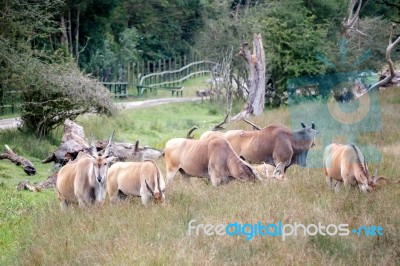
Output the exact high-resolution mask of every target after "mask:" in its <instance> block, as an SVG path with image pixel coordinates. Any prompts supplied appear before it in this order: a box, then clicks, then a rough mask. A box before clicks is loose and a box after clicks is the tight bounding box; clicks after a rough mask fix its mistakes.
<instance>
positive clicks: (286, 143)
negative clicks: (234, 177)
mask: <svg viewBox="0 0 400 266" xmlns="http://www.w3.org/2000/svg"><path fill="white" fill-rule="evenodd" d="M301 126H302V127H303V128H302V129H301V130H298V131H294V132H292V131H291V130H290V129H289V128H287V127H285V126H283V125H270V126H267V127H264V128H262V129H260V130H252V131H245V130H229V131H227V132H225V133H221V132H215V131H206V132H204V133H203V135H202V136H201V137H200V139H207V138H214V137H221V136H222V137H223V138H225V139H226V140H228V142H229V143H230V144H231V145H232V148H233V150H234V151H235V152H236V154H237V155H239V156H240V157H241V158H242V159H244V160H246V161H248V162H251V163H255V164H262V163H266V164H270V165H273V166H274V167H275V171H274V177H276V178H283V177H284V174H285V171H286V169H287V168H289V166H291V165H293V164H298V165H300V166H302V167H305V166H306V165H307V154H308V151H309V149H310V148H311V147H313V146H314V145H315V137H316V135H317V134H318V131H317V130H316V129H315V124H314V123H311V127H309V126H306V125H305V124H304V123H303V122H301Z"/></svg>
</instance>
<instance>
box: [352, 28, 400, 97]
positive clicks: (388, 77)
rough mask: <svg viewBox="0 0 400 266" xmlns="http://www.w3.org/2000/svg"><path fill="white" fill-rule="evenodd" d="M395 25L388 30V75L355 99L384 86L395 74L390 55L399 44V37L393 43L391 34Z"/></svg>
mask: <svg viewBox="0 0 400 266" xmlns="http://www.w3.org/2000/svg"><path fill="white" fill-rule="evenodd" d="M394 28H395V24H394V23H393V24H392V26H391V29H390V36H389V44H388V46H387V47H386V56H385V58H386V62H387V63H388V67H389V75H388V76H386V77H385V78H384V79H382V80H380V81H379V82H377V83H375V84H374V85H372V86H371V87H369V88H368V90H366V91H365V92H363V93H361V94H360V95H359V96H358V97H357V98H360V97H361V96H362V95H364V94H366V93H367V92H368V91H370V90H373V89H375V88H379V87H381V86H384V85H386V84H387V83H389V82H390V81H391V80H392V79H393V78H394V77H395V76H396V73H395V72H394V65H393V61H392V58H391V56H390V54H391V53H392V50H393V48H394V47H395V46H396V45H397V44H399V43H400V36H399V37H397V39H396V40H395V41H393V34H394Z"/></svg>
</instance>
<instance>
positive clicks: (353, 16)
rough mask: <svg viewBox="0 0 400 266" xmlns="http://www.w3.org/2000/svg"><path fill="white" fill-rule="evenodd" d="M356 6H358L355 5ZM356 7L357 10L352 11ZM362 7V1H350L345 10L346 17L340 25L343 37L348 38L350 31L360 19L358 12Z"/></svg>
mask: <svg viewBox="0 0 400 266" xmlns="http://www.w3.org/2000/svg"><path fill="white" fill-rule="evenodd" d="M357 4H358V5H357ZM356 5H357V9H356V10H354V8H355V6H356ZM361 6H362V0H351V1H350V3H349V7H348V9H347V13H348V17H347V19H346V18H345V19H344V20H343V23H342V27H343V30H342V31H343V35H344V36H346V37H348V36H349V35H350V31H351V30H355V28H354V25H355V24H356V22H357V21H358V19H359V17H360V10H361Z"/></svg>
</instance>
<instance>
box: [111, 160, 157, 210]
mask: <svg viewBox="0 0 400 266" xmlns="http://www.w3.org/2000/svg"><path fill="white" fill-rule="evenodd" d="M107 179H108V180H107V193H108V196H109V198H110V201H111V202H116V201H119V200H122V199H125V198H126V197H127V196H129V195H133V196H140V197H141V200H142V203H143V204H144V205H147V203H148V202H149V201H150V199H154V202H155V203H164V202H165V181H164V177H163V175H162V174H161V171H160V169H159V167H158V166H157V164H156V163H155V162H154V161H153V160H149V159H146V160H144V161H143V162H118V163H115V164H113V165H112V166H111V167H110V170H109V171H108V178H107Z"/></svg>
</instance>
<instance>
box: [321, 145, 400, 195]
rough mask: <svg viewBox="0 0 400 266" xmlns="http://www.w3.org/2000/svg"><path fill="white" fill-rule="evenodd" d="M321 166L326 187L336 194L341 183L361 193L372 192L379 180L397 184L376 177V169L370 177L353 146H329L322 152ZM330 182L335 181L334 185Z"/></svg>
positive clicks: (362, 159) (360, 153) (360, 155)
mask: <svg viewBox="0 0 400 266" xmlns="http://www.w3.org/2000/svg"><path fill="white" fill-rule="evenodd" d="M323 165H324V173H325V177H326V181H327V183H328V186H329V187H332V186H333V187H334V189H335V191H336V192H337V191H339V189H340V186H341V185H342V183H343V184H344V185H345V186H358V188H359V189H360V190H361V191H363V192H372V191H374V190H375V189H376V186H377V183H378V181H379V180H385V181H388V182H391V183H398V182H399V181H397V182H392V181H389V180H388V179H386V178H385V177H383V176H378V169H376V171H375V174H374V175H373V176H372V177H371V176H370V174H369V171H368V166H367V163H366V162H365V158H364V155H363V154H362V152H361V150H360V149H359V148H358V147H357V146H356V145H354V144H350V145H342V144H337V143H332V144H329V145H328V146H327V147H326V148H325V151H324V158H323ZM332 181H336V182H335V184H333V182H332Z"/></svg>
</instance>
